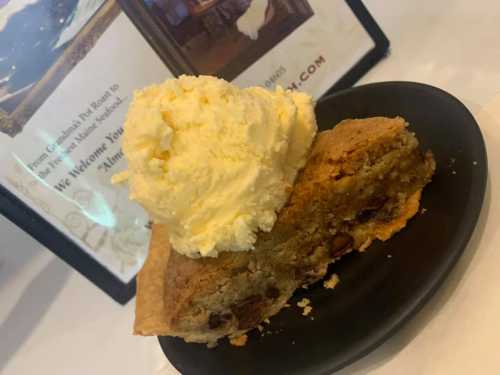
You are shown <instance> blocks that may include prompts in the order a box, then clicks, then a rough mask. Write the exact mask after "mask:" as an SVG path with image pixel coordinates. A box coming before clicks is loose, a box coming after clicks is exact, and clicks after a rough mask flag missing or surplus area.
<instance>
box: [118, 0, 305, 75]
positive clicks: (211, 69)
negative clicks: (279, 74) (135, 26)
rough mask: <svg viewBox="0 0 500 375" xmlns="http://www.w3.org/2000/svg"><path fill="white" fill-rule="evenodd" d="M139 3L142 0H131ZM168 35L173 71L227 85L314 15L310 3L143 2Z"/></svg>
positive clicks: (276, 0) (242, 0) (228, 0)
mask: <svg viewBox="0 0 500 375" xmlns="http://www.w3.org/2000/svg"><path fill="white" fill-rule="evenodd" d="M128 1H137V0H128ZM140 1H142V2H143V3H144V5H145V6H146V7H147V9H148V11H149V14H150V15H151V17H152V18H153V19H154V21H155V23H156V24H157V25H158V26H159V28H160V29H161V30H162V33H163V34H164V38H162V42H161V48H164V49H166V50H167V51H166V52H167V53H163V54H162V55H163V57H164V59H165V56H166V59H167V60H168V61H165V62H166V64H167V65H168V66H169V68H170V70H172V72H173V73H174V74H176V75H180V74H183V73H191V74H207V75H216V76H219V77H222V78H225V79H227V80H232V79H234V78H235V77H236V76H237V75H238V74H240V73H241V72H243V71H244V70H245V69H246V68H248V67H249V66H250V65H252V64H253V63H254V62H255V61H257V60H258V59H259V58H260V57H261V56H262V55H264V54H265V53H266V52H267V51H269V50H270V49H271V48H273V47H274V46H276V45H277V44H278V43H279V42H280V41H281V40H283V39H284V38H285V37H287V36H288V35H290V34H291V33H292V32H293V31H294V30H296V29H297V28H298V27H299V26H300V25H301V24H303V23H304V22H305V21H306V20H307V19H309V18H310V17H311V16H312V15H313V14H314V13H313V10H312V8H311V6H310V5H309V3H308V2H307V0H140Z"/></svg>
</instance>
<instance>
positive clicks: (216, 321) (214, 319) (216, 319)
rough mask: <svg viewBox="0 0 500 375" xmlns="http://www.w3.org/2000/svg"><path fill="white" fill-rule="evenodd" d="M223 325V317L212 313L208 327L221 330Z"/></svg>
mask: <svg viewBox="0 0 500 375" xmlns="http://www.w3.org/2000/svg"><path fill="white" fill-rule="evenodd" d="M221 325H222V318H221V316H220V315H219V314H216V313H210V316H209V317H208V327H209V328H210V329H216V328H219V327H220V326H221Z"/></svg>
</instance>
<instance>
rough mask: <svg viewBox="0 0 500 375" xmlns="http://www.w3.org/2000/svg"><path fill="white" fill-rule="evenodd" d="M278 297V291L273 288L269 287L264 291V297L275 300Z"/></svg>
mask: <svg viewBox="0 0 500 375" xmlns="http://www.w3.org/2000/svg"><path fill="white" fill-rule="evenodd" d="M279 296H280V290H279V289H278V288H276V287H274V286H270V287H268V288H267V290H266V297H267V298H271V299H276V298H278V297H279Z"/></svg>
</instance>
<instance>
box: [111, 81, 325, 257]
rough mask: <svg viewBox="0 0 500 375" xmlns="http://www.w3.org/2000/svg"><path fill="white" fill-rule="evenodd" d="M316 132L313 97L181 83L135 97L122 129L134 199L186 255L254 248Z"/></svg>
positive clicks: (126, 176)
mask: <svg viewBox="0 0 500 375" xmlns="http://www.w3.org/2000/svg"><path fill="white" fill-rule="evenodd" d="M316 131H317V126H316V121H315V116H314V109H313V102H312V99H311V97H310V96H308V95H306V94H304V93H299V92H291V91H285V90H283V89H282V88H277V89H276V91H274V92H271V91H267V90H265V89H263V88H260V87H251V88H246V89H239V88H238V87H236V86H234V85H232V84H230V83H228V82H226V81H224V80H222V79H217V78H215V77H208V76H200V77H192V76H182V77H180V78H178V79H175V80H168V81H166V82H164V83H163V84H160V85H153V86H150V87H147V88H145V89H143V90H140V91H137V92H136V93H135V95H134V99H133V102H132V104H131V106H130V109H129V112H128V116H127V120H126V122H125V125H124V136H123V137H124V138H123V151H124V153H125V156H126V158H127V160H128V171H126V172H125V174H122V175H121V176H117V177H116V180H120V179H123V178H124V179H128V183H129V188H130V199H132V200H134V201H137V202H138V203H139V204H141V205H142V206H143V207H144V208H145V209H146V210H147V211H148V212H149V214H150V215H151V218H152V219H153V221H154V222H158V223H164V224H165V225H167V227H168V231H169V236H170V241H171V244H172V246H173V248H174V249H175V250H176V251H178V252H179V253H182V254H184V255H186V256H190V257H197V256H200V255H201V256H217V254H218V253H219V252H220V251H243V250H250V249H252V248H253V246H254V244H255V241H256V239H257V232H258V231H270V230H271V229H272V227H273V225H274V222H275V221H276V213H277V211H278V210H279V209H281V208H282V207H283V205H284V204H285V203H286V201H287V199H288V195H289V192H290V190H291V186H292V185H293V183H294V180H295V177H296V176H297V172H298V171H299V169H300V168H302V167H303V166H304V164H305V161H306V157H307V154H308V151H309V148H310V146H311V143H312V141H313V139H314V136H315V134H316Z"/></svg>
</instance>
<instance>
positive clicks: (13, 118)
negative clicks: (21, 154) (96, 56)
mask: <svg viewBox="0 0 500 375" xmlns="http://www.w3.org/2000/svg"><path fill="white" fill-rule="evenodd" d="M118 13H119V7H118V6H117V5H116V3H115V1H114V0H110V1H106V0H0V132H1V133H4V134H7V135H9V136H11V137H14V136H16V135H17V134H19V133H20V132H21V131H22V130H23V127H24V125H25V124H26V122H27V121H28V120H29V119H30V118H31V116H32V115H33V114H34V113H35V112H36V110H37V109H38V108H39V107H40V106H41V105H42V104H43V102H44V101H45V100H46V99H47V97H48V96H49V95H50V94H51V93H52V92H53V91H54V89H55V88H56V87H57V85H58V84H59V83H60V82H61V81H62V80H63V79H64V77H65V76H66V75H67V74H68V73H69V72H70V71H71V69H72V68H73V67H74V66H75V65H76V64H77V63H78V62H79V61H80V60H81V59H82V58H83V57H85V55H86V54H87V52H88V51H89V50H90V49H91V48H92V46H93V45H94V43H95V42H96V41H97V39H98V38H99V36H100V35H101V34H102V32H103V31H104V30H105V29H106V28H107V26H108V25H109V24H110V23H111V21H112V20H113V19H114V18H115V17H116V15H117V14H118Z"/></svg>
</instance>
